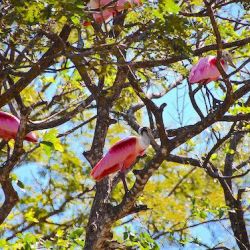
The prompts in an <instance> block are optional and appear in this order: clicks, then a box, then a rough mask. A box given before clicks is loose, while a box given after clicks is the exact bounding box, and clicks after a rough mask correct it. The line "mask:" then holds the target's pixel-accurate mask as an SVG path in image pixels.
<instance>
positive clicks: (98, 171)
mask: <svg viewBox="0 0 250 250" xmlns="http://www.w3.org/2000/svg"><path fill="white" fill-rule="evenodd" d="M138 132H139V134H140V136H129V137H127V138H125V139H123V140H120V141H118V142H117V143H115V144H114V145H113V146H112V147H111V148H110V149H109V151H108V152H107V154H106V155H105V156H104V157H103V158H102V159H101V160H100V161H99V162H98V163H97V164H96V166H95V167H94V168H93V169H92V171H91V176H92V177H93V178H94V179H95V180H96V181H100V180H102V179H103V178H104V177H106V176H108V175H109V174H112V173H115V172H117V171H120V174H121V179H122V182H123V185H124V189H125V192H128V187H127V184H126V181H125V172H126V170H127V169H129V168H130V167H131V165H132V164H133V163H134V162H135V160H136V158H137V157H138V156H143V155H144V154H145V151H146V149H147V148H148V146H149V144H150V138H152V137H153V135H152V133H151V130H150V129H149V128H147V127H142V128H140V129H139V131H138Z"/></svg>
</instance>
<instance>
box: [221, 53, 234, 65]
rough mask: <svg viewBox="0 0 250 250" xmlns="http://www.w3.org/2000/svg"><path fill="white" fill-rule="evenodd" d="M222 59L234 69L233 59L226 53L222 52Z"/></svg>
mask: <svg viewBox="0 0 250 250" xmlns="http://www.w3.org/2000/svg"><path fill="white" fill-rule="evenodd" d="M222 59H223V60H224V61H225V62H226V63H228V64H229V65H230V66H232V67H233V68H236V66H235V64H234V63H233V58H232V56H231V54H230V53H229V52H228V51H222Z"/></svg>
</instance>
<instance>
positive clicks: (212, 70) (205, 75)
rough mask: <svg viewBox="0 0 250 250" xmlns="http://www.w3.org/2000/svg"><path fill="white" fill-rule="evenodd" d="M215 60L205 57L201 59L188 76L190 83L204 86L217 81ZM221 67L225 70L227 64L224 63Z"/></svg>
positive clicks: (218, 75) (212, 57) (218, 74)
mask: <svg viewBox="0 0 250 250" xmlns="http://www.w3.org/2000/svg"><path fill="white" fill-rule="evenodd" d="M216 61H217V58H216V57H215V56H207V57H203V58H201V59H200V60H199V61H198V63H197V64H196V65H194V66H193V67H192V69H191V72H190V74H189V82H190V83H202V84H206V83H209V82H211V81H215V80H218V78H219V77H220V72H219V70H218V68H217V66H216ZM221 62H222V66H223V68H224V70H227V64H225V62H224V61H221Z"/></svg>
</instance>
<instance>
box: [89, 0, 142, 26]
mask: <svg viewBox="0 0 250 250" xmlns="http://www.w3.org/2000/svg"><path fill="white" fill-rule="evenodd" d="M110 2H112V0H91V1H90V2H89V3H88V7H89V9H93V10H95V9H99V8H100V7H104V6H106V5H108V4H109V3H110ZM136 5H141V1H140V0H118V1H117V2H116V3H113V4H111V5H110V6H107V7H105V9H103V10H102V12H101V11H96V12H95V13H93V18H94V19H95V21H96V22H97V23H102V22H105V21H108V20H109V19H111V18H112V17H114V16H116V15H117V13H118V12H121V11H123V10H125V9H128V8H130V7H133V6H136Z"/></svg>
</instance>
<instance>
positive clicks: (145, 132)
mask: <svg viewBox="0 0 250 250" xmlns="http://www.w3.org/2000/svg"><path fill="white" fill-rule="evenodd" d="M138 134H139V135H140V136H141V139H140V141H141V144H142V146H143V148H147V147H148V146H149V144H150V141H151V140H152V138H153V135H152V132H151V129H150V128H147V127H141V128H139V130H138Z"/></svg>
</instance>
